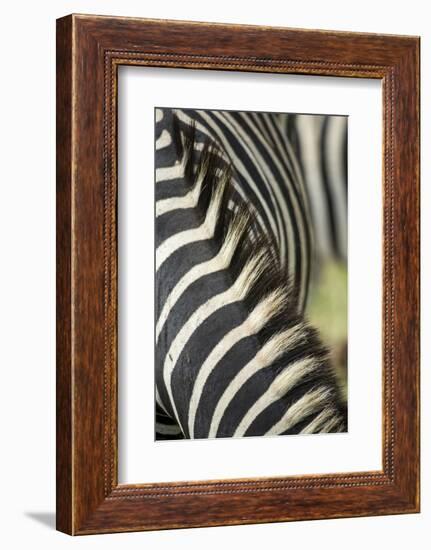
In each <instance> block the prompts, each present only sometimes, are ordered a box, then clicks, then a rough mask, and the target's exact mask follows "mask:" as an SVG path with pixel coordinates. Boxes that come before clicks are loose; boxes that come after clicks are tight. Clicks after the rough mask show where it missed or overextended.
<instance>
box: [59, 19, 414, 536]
mask: <svg viewBox="0 0 431 550" xmlns="http://www.w3.org/2000/svg"><path fill="white" fill-rule="evenodd" d="M418 511H419V38H417V37H411V36H393V35H377V34H358V33H344V32H335V31H316V30H299V29H288V28H271V27H256V26H242V25H241V26H238V25H224V24H214V23H211V24H210V23H192V22H180V21H158V20H150V19H148V20H147V19H132V18H118V17H100V16H90V15H70V16H67V17H64V18H62V19H59V20H58V21H57V528H58V529H59V530H60V531H63V532H65V533H68V534H71V535H79V534H91V533H105V532H119V531H140V530H151V529H169V528H180V527H198V526H212V525H232V524H243V523H262V522H274V521H291V520H305V519H319V518H338V517H348V516H366V515H383V514H400V513H414V512H418Z"/></svg>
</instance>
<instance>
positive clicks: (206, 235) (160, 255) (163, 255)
mask: <svg viewBox="0 0 431 550" xmlns="http://www.w3.org/2000/svg"><path fill="white" fill-rule="evenodd" d="M226 183H227V180H226V179H225V178H224V179H222V180H220V182H219V183H218V184H217V186H216V187H214V189H213V195H212V197H211V202H210V205H209V207H208V210H207V213H206V216H205V220H204V222H203V223H202V224H201V225H200V226H199V227H196V228H194V229H187V230H186V231H181V232H179V233H176V234H175V235H172V236H171V237H168V238H167V239H166V240H165V241H163V242H162V244H160V245H159V246H158V247H157V249H156V272H157V271H158V270H159V267H160V266H161V265H162V264H163V263H164V262H165V261H166V260H167V259H168V258H169V256H171V254H173V253H174V252H175V251H176V250H178V249H179V248H182V247H183V246H186V245H188V244H191V243H193V242H198V241H204V240H207V239H212V237H213V236H214V231H215V228H216V224H217V219H218V216H219V213H220V212H219V211H220V205H221V202H222V199H223V193H224V189H225V187H226Z"/></svg>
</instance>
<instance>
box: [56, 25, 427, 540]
mask: <svg viewBox="0 0 431 550" xmlns="http://www.w3.org/2000/svg"><path fill="white" fill-rule="evenodd" d="M130 64H135V65H142V66H143V67H145V66H157V67H166V66H167V67H184V68H192V69H197V70H199V69H203V68H206V69H217V70H233V71H254V72H267V73H273V72H280V73H289V74H294V73H296V74H315V75H330V76H352V77H357V78H377V79H381V80H382V83H383V105H384V109H383V110H384V120H383V126H384V147H383V149H384V159H383V166H384V174H383V194H384V212H383V216H384V236H383V240H384V265H383V304H382V316H383V359H384V360H383V379H384V380H383V418H384V426H383V440H382V455H383V469H382V471H378V472H350V473H346V474H330V473H329V474H327V475H310V476H296V477H295V476H293V477H292V476H291V477H286V478H276V479H272V478H259V479H237V480H211V481H207V482H196V481H190V482H184V483H163V482H161V483H152V484H141V485H133V486H132V485H119V484H118V477H117V237H116V222H117V220H116V199H117V167H116V162H117V132H116V116H117V68H118V66H119V65H130ZM376 368H379V365H377V364H376ZM418 430H419V39H418V38H416V37H405V36H385V35H375V34H355V33H341V32H331V31H305V30H295V29H283V28H270V27H252V26H238V25H221V24H207V23H190V22H188V23H186V22H178V21H175V22H174V21H169V22H168V21H155V20H144V19H128V18H112V17H96V16H79V15H72V16H68V17H65V18H62V19H60V20H58V22H57V528H58V529H59V530H61V531H64V532H66V533H69V534H86V533H100V532H113V531H131V530H147V529H165V528H173V527H194V526H209V525H226V524H239V523H259V522H271V521H289V520H296V519H318V518H335V517H346V516H363V515H376V514H397V513H408V512H417V511H418V510H419V435H418Z"/></svg>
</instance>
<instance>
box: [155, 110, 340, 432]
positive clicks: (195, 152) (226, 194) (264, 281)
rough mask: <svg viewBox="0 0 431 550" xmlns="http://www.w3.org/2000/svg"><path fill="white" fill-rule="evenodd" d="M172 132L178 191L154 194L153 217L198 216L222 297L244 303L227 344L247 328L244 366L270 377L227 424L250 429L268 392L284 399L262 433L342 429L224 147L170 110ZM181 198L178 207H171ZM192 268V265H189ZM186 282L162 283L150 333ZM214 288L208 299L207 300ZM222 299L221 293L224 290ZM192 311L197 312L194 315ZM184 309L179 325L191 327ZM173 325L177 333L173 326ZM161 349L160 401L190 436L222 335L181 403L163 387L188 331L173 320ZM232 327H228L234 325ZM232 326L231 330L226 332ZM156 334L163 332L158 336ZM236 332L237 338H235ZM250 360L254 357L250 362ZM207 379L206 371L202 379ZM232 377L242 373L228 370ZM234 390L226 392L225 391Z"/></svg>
mask: <svg viewBox="0 0 431 550" xmlns="http://www.w3.org/2000/svg"><path fill="white" fill-rule="evenodd" d="M172 121H173V132H172V138H173V141H174V145H175V148H176V152H177V158H178V159H180V161H179V162H180V164H181V166H182V170H183V172H182V184H183V186H184V189H183V194H182V195H181V196H180V197H179V198H176V202H175V205H174V204H173V203H172V202H169V201H172V199H170V198H166V199H164V200H159V201H158V202H157V212H156V215H158V216H160V217H161V216H164V215H168V214H169V213H171V212H172V211H173V210H174V209H178V208H181V209H192V211H193V216H195V217H196V218H197V222H196V224H197V228H196V229H192V230H190V231H195V233H197V232H198V231H201V233H202V235H200V236H199V239H200V240H205V242H207V244H208V246H210V247H212V248H213V252H214V253H213V255H212V258H211V260H209V261H208V262H212V268H213V270H214V271H223V272H224V273H225V277H226V288H228V289H229V294H227V295H226V296H229V300H230V303H238V307H242V308H245V313H244V317H245V319H246V320H245V321H244V322H243V323H242V324H241V325H240V326H239V327H235V328H234V329H233V330H232V331H231V333H232V334H231V333H229V335H228V336H230V338H231V340H232V342H237V341H238V339H239V338H240V337H241V330H242V331H243V332H244V336H247V335H248V334H251V335H253V337H254V338H255V342H256V354H255V356H254V358H253V360H252V361H250V366H249V371H250V372H254V370H253V369H255V370H258V369H263V368H265V369H268V372H269V373H270V377H271V380H272V382H271V384H270V385H269V387H268V389H267V391H266V392H265V393H264V394H263V395H262V396H261V397H260V398H259V400H258V401H257V402H256V403H254V404H253V406H252V407H251V408H250V410H249V411H248V412H247V414H246V415H245V416H244V418H242V420H241V422H240V423H239V425H238V426H237V427H236V429H235V433H234V435H236V436H241V435H256V433H255V431H254V430H253V426H255V430H257V431H259V427H258V422H257V424H256V419H258V416H259V414H260V413H261V412H262V411H263V410H265V408H266V407H268V406H269V405H271V404H272V403H274V402H275V401H276V400H279V401H283V400H285V409H286V414H285V415H284V416H283V418H281V419H280V421H279V422H278V423H277V424H275V425H274V426H272V428H271V430H270V431H269V432H268V433H271V434H277V433H284V432H289V433H299V432H301V431H302V432H303V433H314V432H319V431H322V432H331V431H344V429H345V427H346V422H347V420H346V414H345V410H344V409H343V407H342V404H341V401H340V397H339V395H338V389H337V383H336V380H335V375H334V373H333V371H332V368H331V365H330V362H329V359H328V351H327V349H326V348H325V346H324V345H323V343H322V342H321V340H320V338H319V335H318V333H317V331H316V330H315V329H314V328H312V327H311V326H310V325H309V324H308V323H307V321H306V320H305V318H304V316H303V314H302V313H301V312H300V310H299V307H298V293H297V290H296V289H294V288H293V285H292V283H291V281H290V278H289V275H288V271H287V268H286V267H284V266H282V265H281V262H280V261H279V259H278V250H277V248H276V245H274V244H273V243H272V242H271V241H270V239H269V237H268V235H266V234H265V233H264V232H263V231H262V229H261V227H260V226H259V224H258V223H256V214H255V212H254V210H253V208H252V207H251V205H250V204H249V203H248V202H247V201H246V200H244V197H242V196H240V195H239V193H238V192H237V190H236V189H235V168H234V166H233V165H232V163H231V162H230V161H229V158H228V157H227V155H226V153H225V151H224V150H223V149H222V148H221V147H220V146H219V145H218V144H217V143H216V141H215V140H214V139H208V138H205V139H202V137H201V136H199V137H198V134H197V130H196V127H195V126H194V125H193V124H192V125H190V124H186V123H184V122H182V121H181V120H179V118H177V117H176V116H175V114H174V116H173V119H172ZM179 205H181V206H179ZM175 238H176V236H175V235H172V236H169V237H168V238H166V239H165V240H164V242H162V244H161V245H160V247H159V248H158V249H157V253H156V264H157V266H158V267H159V266H163V263H164V262H165V261H166V259H167V258H169V254H170V252H171V249H172V240H173V239H175ZM204 268H205V266H204V265H197V266H194V267H193V270H195V272H196V273H195V279H197V278H198V277H199V276H204V275H205V271H204ZM193 270H192V271H193ZM186 289H187V286H186V283H185V282H183V281H182V280H181V281H180V282H179V283H177V284H176V286H175V288H174V289H173V290H172V289H170V290H171V295H170V298H169V300H166V302H165V303H164V304H163V307H162V308H161V311H160V313H159V316H158V320H157V325H156V339H157V338H159V335H162V334H163V327H164V325H165V324H166V322H167V319H168V315H169V311H170V308H172V307H174V306H175V303H176V301H179V300H180V298H181V296H182V294H183V293H184V292H185V290H186ZM216 298H217V296H216V297H215V298H214V299H216ZM226 299H227V298H226ZM196 319H199V315H198V313H196ZM193 322H194V320H193V315H192V317H191V318H190V319H189V320H188V321H187V323H185V326H186V328H187V327H188V326H189V325H190V327H191V328H190V334H191V333H192V332H191V331H192V329H193ZM181 330H182V331H181ZM181 330H180V331H179V333H178V334H177V336H176V338H175V339H174V341H173V343H172V344H171V345H170V347H169V349H168V351H167V352H166V355H165V359H164V367H163V377H164V385H165V387H166V390H167V394H168V396H169V401H170V405H169V406H167V407H166V408H168V409H169V412H170V414H171V416H172V418H176V419H177V421H178V424H179V425H180V426H181V428H182V430H183V432H184V433H185V434H188V436H189V437H195V436H196V434H195V433H194V431H195V429H194V426H195V419H196V415H197V409H198V407H199V405H200V399H201V396H202V392H203V388H204V385H205V383H206V380H207V378H208V376H209V375H210V373H211V368H213V367H214V365H215V364H216V361H217V359H218V358H219V357H222V356H223V353H224V350H223V348H222V345H223V342H224V340H223V341H222V343H220V345H219V346H217V345H216V346H215V347H214V349H212V350H211V352H210V354H209V356H208V357H207V358H206V359H205V361H204V362H203V365H202V368H201V369H200V370H199V372H198V375H197V378H196V380H195V381H194V384H193V385H192V386H193V387H192V389H191V391H190V396H189V397H190V399H189V406H188V407H187V409H188V410H187V411H186V410H184V407H183V408H182V410H178V407H176V405H175V397H174V396H173V392H172V388H171V385H172V372H173V370H174V368H175V367H176V366H177V361H179V359H180V356H181V352H182V349H183V346H184V342H187V336H186V334H188V333H187V332H186V329H185V328H184V327H182V329H181ZM235 331H236V333H235ZM233 333H235V336H234V335H233ZM160 338H162V336H160ZM235 338H236V339H235ZM252 363H253V364H252ZM205 377H206V378H205ZM237 377H239V379H238V383H240V382H241V373H239V374H237ZM232 391H233V390H232ZM232 398H233V396H232V395H230V394H229V391H228V390H226V391H225V392H224V393H223V395H222V397H221V399H220V400H219V401H218V404H217V407H216V410H215V412H214V414H213V416H212V419H211V425H210V426H209V428H208V437H217V436H220V432H219V431H218V429H219V426H220V422H221V420H222V418H223V414H224V413H225V411H226V410H227V408H228V406H229V404H230V402H231V399H232Z"/></svg>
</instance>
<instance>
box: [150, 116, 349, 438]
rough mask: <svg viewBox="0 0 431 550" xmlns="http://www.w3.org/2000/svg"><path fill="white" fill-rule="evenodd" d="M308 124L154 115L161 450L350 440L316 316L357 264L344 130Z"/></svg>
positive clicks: (324, 119)
mask: <svg viewBox="0 0 431 550" xmlns="http://www.w3.org/2000/svg"><path fill="white" fill-rule="evenodd" d="M309 118H310V119H311V118H313V122H312V123H308V125H307V123H304V122H303V121H301V120H300V118H297V119H294V118H291V117H290V116H289V115H287V116H286V115H278V114H271V113H252V112H228V111H202V110H179V109H174V110H173V109H156V135H155V149H156V151H155V166H156V176H155V179H156V182H155V186H156V232H155V233H156V237H155V238H156V331H155V332H156V370H155V378H156V439H175V438H207V437H239V436H255V435H281V434H293V433H316V432H336V431H345V430H346V429H347V414H346V408H345V406H344V403H343V402H342V399H341V397H340V391H339V387H338V385H337V380H336V377H335V375H334V371H333V369H332V367H331V365H330V362H329V359H328V350H327V348H326V347H325V345H324V344H323V343H322V341H321V338H320V336H319V333H318V331H316V330H315V329H314V328H312V327H311V326H310V324H309V323H308V322H307V320H306V315H305V312H306V305H307V296H308V293H309V290H310V277H311V276H313V277H315V276H316V273H318V266H319V265H320V264H321V263H322V262H323V261H324V260H325V258H326V257H329V256H335V257H339V258H345V256H346V251H345V248H346V242H345V236H342V235H338V232H342V231H345V230H346V223H347V219H346V212H344V213H342V212H339V210H338V209H342V202H341V200H339V192H338V190H336V186H337V185H338V186H340V185H341V186H344V187H343V189H342V192H343V193H344V195H342V197H344V198H343V200H345V196H346V186H345V174H344V176H343V170H344V169H345V168H344V164H343V163H341V166H340V162H339V160H338V161H336V162H335V161H334V162H333V160H332V157H331V151H334V150H335V149H334V146H335V145H334V144H335V134H336V135H337V140H341V141H340V143H338V141H337V144H336V147H337V148H338V149H337V155H338V156H339V157H342V156H343V155H342V150H343V149H342V147H343V145H342V143H341V142H342V141H343V140H344V139H345V135H346V133H345V132H344V130H342V129H341V124H340V125H339V126H340V127H339V128H338V127H337V131H335V130H332V129H331V130H330V131H329V126H330V125H331V121H330V118H332V117H319V119H321V120H319V121H317V119H315V117H309ZM334 118H337V119H340V120H344V119H342V118H341V117H334ZM328 121H329V122H328ZM311 124H313V125H316V126H317V125H318V124H320V126H319V128H318V129H317V131H316V128H313V129H312V130H313V131H311V128H310V126H311ZM328 125H329V126H328ZM310 133H311V134H312V137H311V138H310V136H309V135H308V134H310ZM328 135H331V139H333V140H334V143H333V144H332V145H331V146H329V145H327V142H328V141H330V139H329V138H328ZM322 157H325V158H326V157H327V160H322ZM335 164H337V166H335ZM343 177H344V179H343ZM319 178H320V179H319ZM335 196H336V201H335V200H334V197H335ZM319 201H320V202H321V203H323V201H326V202H325V203H323V204H324V206H325V207H326V209H325V215H323V214H322V206H320V207H319ZM337 201H338V202H337ZM344 208H345V207H344ZM343 224H344V225H343Z"/></svg>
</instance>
